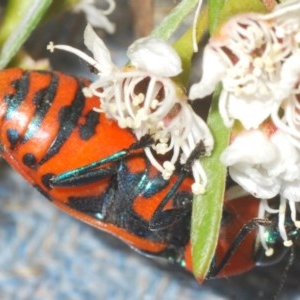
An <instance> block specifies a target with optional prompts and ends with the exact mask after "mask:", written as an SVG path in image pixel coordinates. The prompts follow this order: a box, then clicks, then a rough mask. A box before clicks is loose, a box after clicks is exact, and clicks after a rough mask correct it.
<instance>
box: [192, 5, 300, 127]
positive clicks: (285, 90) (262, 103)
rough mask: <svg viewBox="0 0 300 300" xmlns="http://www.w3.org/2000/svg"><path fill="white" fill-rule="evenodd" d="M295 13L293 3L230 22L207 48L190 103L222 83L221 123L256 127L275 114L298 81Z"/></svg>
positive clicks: (299, 21)
mask: <svg viewBox="0 0 300 300" xmlns="http://www.w3.org/2000/svg"><path fill="white" fill-rule="evenodd" d="M291 11H292V12H293V13H292V14H291ZM299 12H300V2H299V1H296V2H292V3H291V2H289V3H287V4H285V5H278V6H277V8H276V10H274V11H273V12H272V13H270V14H266V15H262V14H255V13H248V14H241V15H238V16H235V17H233V18H231V19H230V20H229V21H228V22H227V23H226V24H225V25H223V26H222V28H221V30H220V32H218V33H217V34H216V35H215V36H213V37H212V38H211V39H210V41H209V43H208V45H207V46H206V47H205V50H204V56H203V75H202V79H201V81H200V82H199V83H197V84H194V85H193V86H192V87H191V89H190V93H189V97H190V99H192V100H193V99H196V98H203V97H205V96H207V95H209V94H211V93H212V91H214V89H215V87H216V85H217V84H218V83H219V82H222V85H223V90H222V93H221V96H220V101H219V109H220V114H221V116H222V118H223V120H224V123H225V125H226V126H228V127H230V126H232V124H233V122H234V121H235V120H239V121H240V122H241V123H242V125H243V126H244V128H245V129H251V128H254V129H255V128H258V126H259V125H260V124H261V123H262V122H263V121H264V120H266V119H267V118H268V117H269V116H270V115H271V113H272V112H273V111H276V112H278V109H279V108H280V105H281V103H282V101H283V100H284V99H285V98H287V97H288V96H289V95H290V93H291V89H292V88H293V86H294V85H295V84H296V83H297V81H298V79H299V74H300V71H299V67H298V66H299V65H300V62H299V57H300V55H299V49H298V48H299V41H300V18H299Z"/></svg>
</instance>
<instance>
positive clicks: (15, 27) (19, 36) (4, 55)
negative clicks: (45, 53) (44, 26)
mask: <svg viewBox="0 0 300 300" xmlns="http://www.w3.org/2000/svg"><path fill="white" fill-rule="evenodd" d="M51 2H52V0H24V1H18V0H10V1H9V3H8V6H7V11H6V16H5V19H4V23H3V24H2V26H1V30H0V42H2V45H3V46H2V49H1V53H0V69H3V68H4V67H5V66H6V65H7V64H8V63H9V62H10V60H11V59H12V58H13V56H14V55H15V54H16V53H17V51H18V50H19V49H20V47H21V46H22V45H23V43H24V42H25V41H26V39H27V38H28V37H29V35H30V34H31V32H32V31H33V30H34V29H35V27H36V26H37V25H38V23H39V21H40V20H41V18H42V17H43V15H44V13H45V12H46V10H47V8H48V7H49V5H50V4H51Z"/></svg>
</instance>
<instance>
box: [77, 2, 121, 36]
mask: <svg viewBox="0 0 300 300" xmlns="http://www.w3.org/2000/svg"><path fill="white" fill-rule="evenodd" d="M95 2H96V0H80V1H79V3H78V4H76V5H75V7H74V8H73V10H74V12H80V11H82V12H84V13H85V15H86V18H87V21H88V23H90V24H91V25H92V26H94V27H97V28H103V29H104V30H106V31H107V32H108V33H114V32H115V24H113V23H111V22H110V21H109V20H108V18H107V15H109V14H111V13H112V12H113V11H114V9H115V7H116V3H115V1H114V0H106V1H105V2H107V3H108V5H109V7H108V8H107V9H105V10H103V9H98V8H97V7H96V3H95Z"/></svg>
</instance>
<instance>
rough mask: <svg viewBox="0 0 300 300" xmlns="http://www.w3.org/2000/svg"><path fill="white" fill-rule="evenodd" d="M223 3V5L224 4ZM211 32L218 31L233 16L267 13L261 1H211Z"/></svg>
mask: <svg viewBox="0 0 300 300" xmlns="http://www.w3.org/2000/svg"><path fill="white" fill-rule="evenodd" d="M222 2H223V4H222ZM209 3H210V32H211V33H212V32H215V31H217V30H218V29H219V28H220V26H222V24H223V23H224V22H226V21H227V20H228V19H230V18H231V17H232V16H234V15H237V14H241V13H249V12H255V13H266V12H267V9H266V7H265V6H264V4H263V3H262V1H261V0H243V1H237V0H227V1H225V4H224V0H210V1H209Z"/></svg>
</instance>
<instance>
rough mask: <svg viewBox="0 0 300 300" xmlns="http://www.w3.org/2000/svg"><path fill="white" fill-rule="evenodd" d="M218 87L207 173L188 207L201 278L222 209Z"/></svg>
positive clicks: (223, 137) (223, 140)
mask: <svg viewBox="0 0 300 300" xmlns="http://www.w3.org/2000/svg"><path fill="white" fill-rule="evenodd" d="M219 94H220V88H219V89H218V91H216V92H215V93H214V96H213V101H212V105H211V107H210V112H209V118H208V120H207V124H208V126H209V128H210V129H211V132H212V134H213V136H214V139H215V146H214V150H213V152H212V155H211V156H209V157H204V158H202V159H201V163H202V165H203V167H204V170H205V172H206V174H207V177H208V185H207V192H206V193H205V195H199V196H195V197H194V199H193V209H192V227H191V243H192V261H193V272H194V275H195V277H196V278H197V279H198V280H199V281H202V280H203V279H204V278H205V277H206V275H207V273H208V271H209V268H210V264H211V261H212V259H213V256H214V253H215V249H216V246H217V242H218V238H219V228H220V224H221V217H222V211H223V199H224V192H225V181H226V173H227V170H226V167H225V166H224V165H223V164H222V163H221V162H220V155H221V153H222V151H223V150H224V148H225V147H226V146H227V145H228V142H229V137H230V130H228V128H226V127H225V126H224V124H223V121H222V118H221V116H220V114H219V110H218V100H219Z"/></svg>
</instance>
